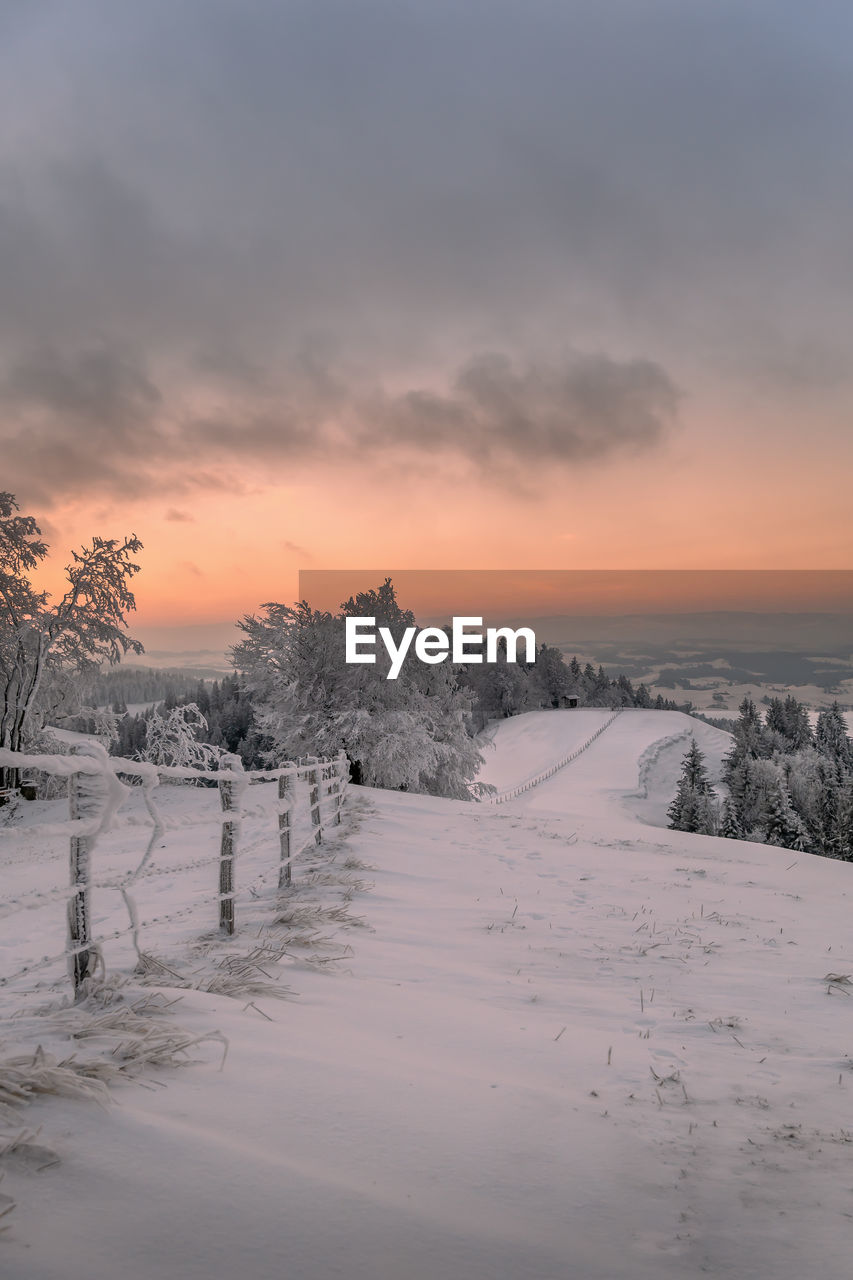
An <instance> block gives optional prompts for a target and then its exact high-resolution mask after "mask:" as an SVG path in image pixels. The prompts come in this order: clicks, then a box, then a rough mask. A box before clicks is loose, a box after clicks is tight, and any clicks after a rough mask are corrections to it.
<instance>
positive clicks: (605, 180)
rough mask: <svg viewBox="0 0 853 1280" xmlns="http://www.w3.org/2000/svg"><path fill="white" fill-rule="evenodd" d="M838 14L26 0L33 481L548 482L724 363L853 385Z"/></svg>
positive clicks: (845, 72)
mask: <svg viewBox="0 0 853 1280" xmlns="http://www.w3.org/2000/svg"><path fill="white" fill-rule="evenodd" d="M816 5H817V10H816V11H815V9H814V6H813V7H812V9H810V10H809V12H808V14H806V13H805V11H804V10H803V9H802V8H801V7H800V8H798V7H797V6H795V5H792V4H786V5H781V6H779V5H775V6H774V5H768V4H763V3H761V4H757V5H753V6H745V5H743V4H742V3H738V2H737V0H697V2H696V3H694V4H690V5H674V4H673V3H672V0H643V3H642V4H640V3H637V2H636V0H608V3H606V4H604V3H602V4H600V5H592V4H566V5H554V4H552V3H550V0H529V3H528V4H525V5H524V6H520V5H518V4H515V3H509V0H495V2H494V3H493V4H492V5H490V6H489V20H488V23H484V22H483V17H482V12H481V10H480V7H479V6H476V5H460V4H450V3H446V2H445V0H412V3H408V4H405V5H396V6H395V5H388V4H387V3H386V2H385V0H362V2H361V3H359V4H358V5H357V6H355V5H352V4H351V3H349V0H329V3H328V4H324V5H311V4H299V3H291V4H286V5H282V4H280V3H276V2H275V0H257V3H253V4H252V5H251V6H249V7H248V9H247V7H246V6H245V5H241V4H239V3H238V0H217V3H216V4H210V3H209V0H186V3H183V4H181V5H178V6H176V5H174V4H173V3H169V0H150V3H147V4H145V5H137V6H124V7H122V8H121V13H117V14H116V15H115V17H114V19H113V20H111V21H110V22H109V23H104V21H103V3H102V0H80V3H79V4H75V5H74V6H62V5H52V6H26V5H21V6H18V7H17V9H16V11H15V17H14V20H9V19H6V18H4V19H3V20H1V21H3V22H5V23H6V25H5V26H4V30H3V36H4V38H3V40H2V41H0V113H2V118H3V121H4V130H3V138H2V140H0V192H2V197H0V278H2V280H3V307H2V311H0V410H2V418H0V424H1V425H0V445H2V447H3V460H4V466H5V467H6V469H7V475H8V477H9V478H8V479H5V480H4V484H7V485H9V486H10V487H14V488H15V489H16V490H18V491H19V492H20V493H21V494H22V495H24V494H27V495H29V496H30V497H32V498H37V499H38V500H39V501H40V503H41V504H42V505H45V504H47V503H49V502H50V501H51V500H53V499H55V498H59V497H64V496H68V495H73V494H75V493H79V494H95V493H100V492H102V493H104V494H105V495H106V494H109V495H112V496H115V495H120V496H125V497H128V498H136V497H140V496H144V495H148V494H150V493H152V492H155V491H157V490H158V488H164V487H167V488H168V489H169V491H170V492H171V493H172V494H175V495H180V494H192V492H193V490H194V489H198V488H205V489H212V488H215V487H218V488H220V489H221V490H222V491H223V492H227V491H229V490H234V489H237V488H239V487H240V486H241V484H244V483H248V481H245V480H244V479H243V474H242V473H243V471H244V470H245V469H251V468H252V467H256V468H261V467H263V466H264V465H265V464H266V462H267V461H269V460H273V461H278V460H285V461H287V463H288V464H294V463H296V462H305V461H308V460H314V459H319V458H321V457H322V458H327V457H328V456H329V453H330V451H331V456H332V458H333V459H335V460H337V459H342V460H343V459H345V460H347V461H348V462H349V463H351V464H353V465H355V464H357V463H358V461H359V459H363V460H364V461H365V462H370V461H371V460H375V459H376V458H377V457H378V456H379V455H383V456H387V455H388V453H389V451H390V453H391V454H392V455H393V456H394V457H400V456H402V454H404V453H405V454H406V456H407V457H412V456H415V457H416V458H418V459H419V460H421V461H423V460H425V459H428V458H430V457H432V456H433V455H435V456H438V455H439V454H440V455H442V456H451V457H454V458H460V457H461V458H463V459H464V460H465V461H466V464H468V465H469V466H470V469H471V474H472V477H473V478H475V479H476V478H477V477H480V478H482V479H484V480H488V481H490V482H499V483H508V482H509V479H510V477H515V482H522V481H523V482H526V483H528V484H533V483H535V482H536V468H541V467H542V465H543V463H544V464H550V463H553V464H555V465H559V466H580V465H588V466H592V465H596V464H598V465H605V464H606V463H607V460H608V459H610V458H615V457H620V456H624V455H625V454H626V453H629V452H634V451H637V450H643V449H650V448H654V447H656V446H659V445H660V444H661V443H662V442H664V441H665V439H666V433H667V431H668V430H669V428H670V427H671V425H672V423H673V421H674V418H675V413H676V407H677V399H678V398H677V394H676V392H675V389H674V384H678V385H682V384H683V385H690V386H691V389H692V388H693V386H694V381H695V375H696V371H697V369H698V370H699V372H700V374H701V376H702V378H704V379H705V380H706V382H707V383H710V384H714V382H715V380H717V381H720V380H723V381H725V380H729V381H731V380H735V381H738V380H739V381H741V382H744V383H751V384H752V385H753V388H754V389H757V391H758V392H759V393H760V395H761V397H762V403H766V402H767V401H768V400H772V399H773V397H774V396H775V397H776V402H777V403H778V404H780V405H781V406H782V407H783V408H784V406H785V405H786V404H787V402H788V400H789V398H790V394H791V388H792V386H793V387H795V388H796V389H797V394H798V396H799V397H800V400H799V403H798V410H799V411H800V412H801V413H802V414H805V413H806V412H808V410H809V408H810V407H811V406H812V405H813V404H817V403H818V402H819V400H820V397H822V396H826V395H827V394H828V386H829V384H833V385H836V386H838V387H840V388H841V392H839V394H841V393H842V392H843V390H844V388H845V386H847V385H848V384H849V378H850V373H849V362H846V363H845V358H846V357H845V352H844V344H843V335H844V334H845V333H847V332H849V330H850V328H851V325H853V294H851V291H850V289H849V269H848V264H849V262H850V261H851V260H853V220H851V219H850V217H849V209H850V207H851V205H853V169H851V166H850V165H849V164H848V163H847V155H848V151H849V137H848V133H849V130H848V125H847V122H848V120H849V118H850V113H851V111H853V82H851V78H850V76H849V66H848V61H849V59H848V58H847V54H846V51H847V50H848V49H849V47H850V40H851V38H853V12H848V11H847V10H846V9H845V8H844V6H839V5H837V4H835V3H833V0H816ZM816 13H817V15H818V16H815V14H816ZM60 51H61V53H60ZM152 85H155V86H156V91H154V92H152ZM839 335H842V337H841V338H839ZM566 351H570V352H574V353H576V354H574V355H571V356H570V357H568V358H567V357H566V356H565V355H564V353H565V352H566ZM489 352H495V353H499V354H495V355H488V354H483V353H489ZM597 352H600V353H601V354H595V353H597ZM300 353H302V354H300ZM305 353H309V354H305ZM577 353H581V354H577ZM583 353H592V354H583ZM615 353H619V354H618V356H617V355H616V354H615ZM422 370H427V371H428V374H425V373H422V372H418V371H422ZM442 371H444V373H443V376H442ZM771 444H772V442H770V441H768V447H771Z"/></svg>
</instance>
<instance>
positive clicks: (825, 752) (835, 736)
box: [815, 702, 853, 769]
mask: <svg viewBox="0 0 853 1280" xmlns="http://www.w3.org/2000/svg"><path fill="white" fill-rule="evenodd" d="M815 746H816V747H817V749H818V751H819V752H820V754H821V755H822V756H826V757H827V758H828V759H829V760H834V761H836V762H837V763H838V764H839V765H840V766H842V768H844V769H850V768H851V767H853V743H851V741H850V739H849V738H848V736H847V722H846V720H845V719H844V714H843V712H842V710H841V708H840V707H839V705H838V703H837V702H833V704H832V706H831V707H828V708H827V709H826V710H824V711H821V712H820V714H819V715H818V718H817V724H816V725H815Z"/></svg>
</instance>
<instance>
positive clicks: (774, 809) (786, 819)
mask: <svg viewBox="0 0 853 1280" xmlns="http://www.w3.org/2000/svg"><path fill="white" fill-rule="evenodd" d="M764 836H765V840H766V842H767V844H776V845H779V846H780V848H782V849H799V850H804V849H808V848H809V846H810V840H809V833H808V831H807V830H806V827H805V823H804V822H803V821H802V819H801V818H800V816H799V815H798V814H797V813H796V812H795V811H794V808H793V806H792V805H791V798H790V796H789V795H788V792H787V789H786V788H785V785H784V783H783V782H781V780H780V781H779V782H778V783H777V784H776V786H775V787H773V788H772V789H771V791H770V794H769V796H768V798H767V810H766V817H765V826H764Z"/></svg>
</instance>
